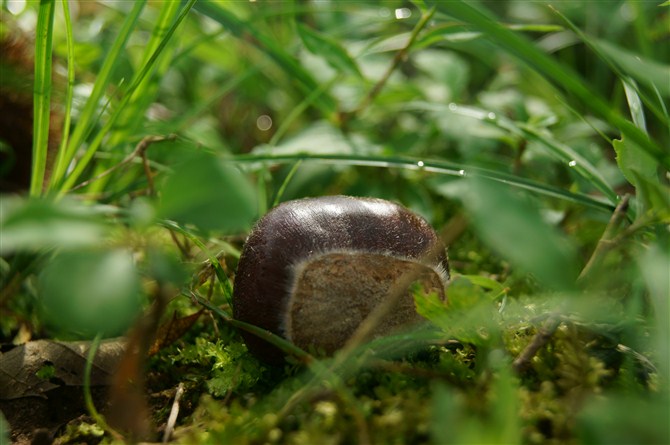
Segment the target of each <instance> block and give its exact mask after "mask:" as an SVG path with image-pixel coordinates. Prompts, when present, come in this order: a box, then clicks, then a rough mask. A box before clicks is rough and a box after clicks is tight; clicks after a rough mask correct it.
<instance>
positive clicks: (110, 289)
mask: <svg viewBox="0 0 670 445" xmlns="http://www.w3.org/2000/svg"><path fill="white" fill-rule="evenodd" d="M38 292H39V301H40V308H41V312H42V317H43V319H44V320H45V321H46V323H47V326H49V327H50V328H51V329H53V330H54V332H55V333H56V334H60V335H67V336H74V337H79V338H92V337H94V336H95V335H96V334H98V333H100V334H102V335H103V336H105V337H109V336H116V335H121V334H123V333H124V332H125V331H126V330H127V329H128V327H129V326H130V325H131V323H132V322H133V321H134V320H135V318H136V317H137V316H138V315H139V312H140V310H141V307H142V300H143V297H142V293H141V287H140V278H139V274H138V273H137V271H136V269H135V266H134V264H133V258H132V253H131V252H128V251H124V250H104V251H103V250H100V251H97V250H82V251H66V252H61V253H59V254H57V255H56V256H54V257H53V258H52V259H51V260H50V261H49V262H48V263H47V265H46V266H45V267H44V269H43V270H42V273H41V274H40V276H39V283H38Z"/></svg>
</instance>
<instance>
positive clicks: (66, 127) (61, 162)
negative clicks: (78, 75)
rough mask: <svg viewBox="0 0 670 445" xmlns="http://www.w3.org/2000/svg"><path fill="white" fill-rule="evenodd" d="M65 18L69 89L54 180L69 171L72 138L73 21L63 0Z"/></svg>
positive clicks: (51, 186)
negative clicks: (68, 147)
mask: <svg viewBox="0 0 670 445" xmlns="http://www.w3.org/2000/svg"><path fill="white" fill-rule="evenodd" d="M61 3H62V5H63V16H64V18H65V39H66V45H67V88H66V90H65V118H64V120H63V136H62V137H61V141H60V147H59V148H58V155H57V156H56V161H55V162H54V179H55V178H61V177H62V176H63V172H64V171H65V170H66V169H67V164H66V163H65V162H66V161H65V152H66V150H67V144H68V141H69V137H70V124H71V122H72V97H73V94H74V79H75V73H74V39H73V37H72V19H71V18H70V6H69V4H68V1H67V0H63V1H62V2H61ZM55 183H56V181H53V180H52V181H50V182H49V188H53V184H55Z"/></svg>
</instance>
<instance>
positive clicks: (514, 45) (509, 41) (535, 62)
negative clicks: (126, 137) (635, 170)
mask: <svg viewBox="0 0 670 445" xmlns="http://www.w3.org/2000/svg"><path fill="white" fill-rule="evenodd" d="M428 3H429V4H434V5H435V6H436V7H437V8H438V9H439V10H441V11H443V12H444V13H445V14H448V15H450V16H452V17H456V18H457V19H459V20H463V21H464V22H467V23H470V24H471V25H473V26H474V27H475V28H477V29H479V30H481V31H482V32H484V33H485V35H486V36H487V38H488V39H489V40H491V42H492V43H493V44H494V45H495V46H497V47H499V48H501V49H505V50H507V51H508V52H509V53H510V54H512V55H514V56H516V57H517V58H518V59H520V60H521V61H523V62H525V63H526V64H528V65H529V66H530V67H531V68H533V69H534V70H536V71H537V72H538V73H540V74H541V75H543V76H544V77H546V78H547V79H549V80H551V81H552V82H553V83H554V84H555V85H557V86H559V87H560V88H562V89H563V90H565V91H568V92H570V93H572V94H573V95H574V96H575V97H577V98H578V99H579V101H580V102H581V103H582V105H583V106H585V107H586V108H587V109H589V110H591V111H592V112H594V113H595V114H597V115H599V116H602V117H603V118H604V119H605V120H606V121H607V122H609V123H610V124H612V125H613V126H614V127H616V128H618V129H619V130H620V131H621V132H622V133H624V134H627V135H628V136H629V137H630V138H631V139H632V140H633V141H634V142H636V143H637V144H638V145H639V146H640V147H642V149H643V150H645V151H646V152H647V153H649V154H650V155H652V156H653V157H654V158H655V159H656V160H657V161H658V162H659V163H661V164H662V165H663V166H664V167H666V168H668V169H670V153H668V151H667V150H663V149H662V148H661V147H659V146H658V145H656V144H655V143H654V142H653V141H651V140H650V139H649V138H648V137H647V135H646V134H644V132H642V131H640V129H639V128H637V127H636V126H635V125H634V124H633V123H632V122H631V121H629V120H627V119H625V118H624V117H622V116H621V115H620V114H619V113H618V112H617V111H616V110H615V109H613V108H612V107H611V106H610V104H609V103H608V102H607V101H605V100H604V99H602V98H601V97H600V96H597V95H596V94H594V93H593V92H592V89H591V88H589V86H588V85H587V84H586V83H585V82H584V81H583V80H582V79H581V78H580V76H579V75H578V74H577V73H576V72H575V71H573V70H572V69H570V68H569V67H567V66H565V65H563V64H561V63H559V62H558V61H556V60H555V59H553V58H551V57H550V56H548V55H547V54H545V53H543V52H542V51H540V50H539V49H538V48H537V47H536V46H535V45H533V44H532V43H531V42H530V41H529V40H528V39H527V38H525V37H523V36H521V35H518V34H516V33H515V32H512V31H510V30H508V29H506V28H505V27H503V26H502V25H500V24H499V23H498V22H497V21H496V20H494V19H493V18H491V16H490V15H487V14H486V13H484V12H483V11H482V10H481V9H479V8H476V7H474V6H471V4H467V3H465V2H463V1H450V2H439V1H430V2H428Z"/></svg>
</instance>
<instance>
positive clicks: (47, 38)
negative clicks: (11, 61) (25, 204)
mask: <svg viewBox="0 0 670 445" xmlns="http://www.w3.org/2000/svg"><path fill="white" fill-rule="evenodd" d="M54 3H55V2H54V1H53V0H51V1H42V2H40V6H39V12H38V15H37V37H36V39H35V85H34V91H33V97H34V103H33V167H32V176H31V178H30V195H31V196H38V195H40V194H41V193H42V188H43V185H44V175H45V171H46V165H47V151H48V148H49V121H50V115H51V54H52V49H53V24H54V10H55V6H54Z"/></svg>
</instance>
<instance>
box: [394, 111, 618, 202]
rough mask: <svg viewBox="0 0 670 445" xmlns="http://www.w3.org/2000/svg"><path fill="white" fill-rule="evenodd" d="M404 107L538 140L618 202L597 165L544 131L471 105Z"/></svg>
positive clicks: (604, 193)
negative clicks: (464, 118)
mask: <svg viewBox="0 0 670 445" xmlns="http://www.w3.org/2000/svg"><path fill="white" fill-rule="evenodd" d="M403 108H404V109H418V110H423V111H426V110H427V111H434V112H440V113H453V114H458V115H461V116H467V117H471V118H473V119H477V120H480V121H482V122H487V123H490V124H492V125H495V126H497V127H498V128H500V129H502V130H505V131H508V132H510V133H512V134H514V135H516V136H520V137H522V138H524V139H526V140H532V141H537V142H539V143H540V144H541V145H542V146H544V147H545V148H547V149H548V151H549V152H550V153H551V154H552V155H554V156H556V157H557V158H558V159H560V160H561V161H562V162H564V163H565V164H567V165H568V166H569V167H571V168H572V169H573V170H574V171H575V172H576V173H578V174H579V175H580V176H582V177H583V178H584V179H586V180H587V181H588V182H589V183H591V185H593V187H595V188H596V189H597V190H599V191H600V192H602V193H603V195H605V196H606V197H607V199H608V200H609V201H610V203H612V205H615V204H616V203H617V201H618V199H619V198H618V196H617V194H616V192H615V191H614V190H613V189H612V187H610V185H609V184H608V183H607V181H605V178H603V176H602V175H601V174H600V172H599V171H598V170H597V169H596V167H595V166H594V165H592V164H591V163H590V162H589V161H588V160H587V159H586V158H584V157H583V156H582V155H580V154H579V153H577V152H576V151H575V150H573V149H572V148H571V147H569V146H568V145H566V144H563V143H562V142H559V141H557V140H556V139H554V138H552V137H551V136H549V135H548V134H546V133H545V132H543V131H542V130H541V129H538V128H535V127H533V126H531V125H528V124H524V123H519V122H514V121H512V120H511V119H509V118H507V117H505V116H501V115H499V114H495V113H491V112H488V111H486V110H482V109H480V108H476V107H470V106H468V107H464V106H460V105H456V104H449V105H442V104H435V103H428V102H410V103H407V104H405V105H403Z"/></svg>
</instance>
